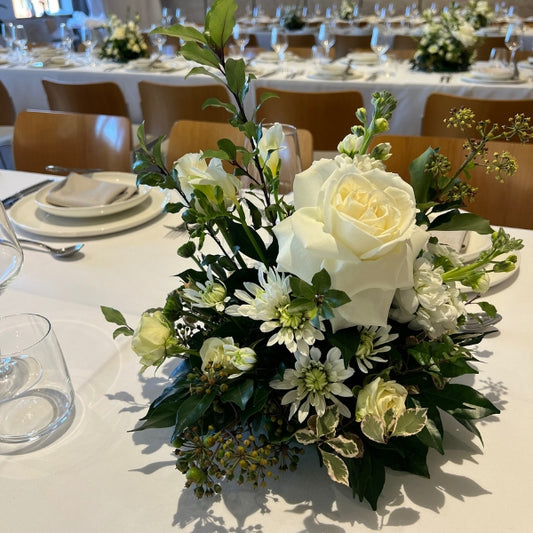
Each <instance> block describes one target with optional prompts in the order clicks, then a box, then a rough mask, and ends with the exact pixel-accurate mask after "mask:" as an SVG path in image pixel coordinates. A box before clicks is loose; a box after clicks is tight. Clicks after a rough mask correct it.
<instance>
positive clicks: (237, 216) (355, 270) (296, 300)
mask: <svg viewBox="0 0 533 533" xmlns="http://www.w3.org/2000/svg"><path fill="white" fill-rule="evenodd" d="M235 11H236V4H235V1H234V0H215V2H214V3H213V6H212V7H211V9H210V11H209V12H208V13H207V16H206V20H205V30H204V32H203V33H201V32H199V31H198V30H196V29H194V28H190V27H184V26H181V25H176V26H173V27H170V28H166V29H164V32H166V33H167V34H168V35H174V36H179V37H180V38H182V39H183V40H184V41H185V43H186V44H185V45H184V46H183V47H182V48H181V53H182V54H183V55H184V56H185V57H186V58H187V59H189V60H194V61H196V62H197V63H199V64H200V65H202V66H198V67H195V68H193V69H192V71H191V73H192V74H194V73H201V74H204V75H206V74H207V75H210V76H212V77H213V78H215V79H216V80H217V81H218V82H220V83H222V84H224V85H225V86H226V87H227V89H228V90H229V91H231V93H232V95H233V100H232V102H231V103H226V102H221V101H219V100H217V99H210V100H208V101H207V102H206V105H216V106H222V107H223V108H225V109H226V110H227V111H228V113H229V115H230V122H231V123H232V124H233V125H234V126H235V127H237V128H239V129H240V130H241V131H242V132H243V133H244V135H245V136H246V138H247V140H248V142H249V144H250V146H251V148H246V147H244V146H237V145H235V144H234V143H233V142H232V141H230V140H229V139H220V140H219V142H218V149H216V150H207V151H205V152H204V153H202V154H189V155H186V156H183V157H182V158H180V159H179V160H178V161H177V162H175V164H174V167H173V169H172V170H171V172H168V171H167V170H166V168H165V164H164V162H163V160H162V157H161V149H160V144H161V142H162V139H160V140H159V141H158V143H157V144H156V145H155V147H154V149H153V152H151V151H150V150H148V148H147V147H146V145H145V144H144V139H143V136H142V128H141V132H140V135H139V140H140V142H141V144H142V145H143V147H144V151H142V152H140V153H139V154H138V158H137V161H136V164H135V168H136V170H137V171H138V173H139V182H140V183H143V184H148V185H152V186H159V187H164V188H170V189H174V190H175V191H177V193H178V194H179V196H180V201H179V202H176V203H172V204H169V205H167V206H166V210H167V211H168V212H172V213H180V214H181V218H182V220H183V223H184V224H185V226H186V228H187V230H188V233H189V239H188V241H187V242H186V243H184V244H183V245H182V246H181V247H180V248H179V249H178V254H179V255H180V256H181V257H183V258H189V259H190V262H191V267H190V268H188V269H187V270H185V271H183V272H181V273H180V274H179V275H178V277H179V279H180V283H179V284H178V287H177V288H176V290H175V291H173V292H172V293H171V294H169V295H168V297H167V300H166V302H165V303H164V305H163V306H161V307H157V308H154V309H150V310H148V311H146V312H145V313H144V314H143V316H142V318H141V320H140V322H139V324H138V325H137V327H135V328H132V327H130V326H129V325H128V324H127V323H126V321H125V319H124V317H123V316H122V314H121V313H120V312H119V311H117V310H115V309H113V308H111V307H102V310H103V312H104V315H105V317H106V319H107V320H108V321H110V322H113V323H116V324H117V325H118V326H119V327H118V329H117V330H116V331H115V335H118V334H124V335H131V336H132V348H133V350H134V351H135V352H136V353H137V355H138V356H139V357H140V361H141V366H142V370H146V368H148V367H155V368H158V367H160V366H161V365H163V364H164V363H166V362H168V361H170V360H172V359H173V358H175V359H176V362H177V366H176V368H175V370H174V371H173V372H172V374H171V376H170V381H169V384H168V386H167V387H166V388H165V390H163V391H162V393H161V395H160V396H159V397H158V398H157V399H155V400H154V401H153V402H152V404H151V406H150V408H149V409H148V412H147V414H146V415H145V417H144V418H143V423H142V425H141V426H139V427H138V428H137V429H148V428H152V427H169V428H171V429H170V432H169V442H170V443H172V446H174V448H175V454H176V466H177V468H178V470H179V471H180V472H182V473H183V474H184V477H185V484H186V486H187V487H194V491H195V493H196V495H197V496H198V497H202V496H204V495H207V496H209V495H213V494H216V493H219V492H220V491H221V490H222V486H223V481H224V480H226V481H231V480H234V481H236V482H238V483H243V482H250V483H252V484H253V485H254V486H258V485H260V484H261V485H262V484H264V483H265V481H266V480H267V479H268V478H270V477H271V476H274V477H277V474H276V470H278V469H279V470H292V469H294V468H296V467H297V464H298V459H299V456H300V454H301V453H302V452H303V451H304V449H306V448H308V447H312V448H316V449H317V450H318V452H319V453H320V457H321V461H322V463H323V464H324V465H325V466H326V469H327V473H328V475H329V476H330V477H331V479H333V480H334V481H336V482H339V483H342V484H344V485H349V486H350V487H351V490H352V493H353V496H354V497H356V496H357V497H358V498H359V499H360V500H363V499H367V500H368V502H369V503H370V505H371V506H372V507H373V508H374V509H375V508H376V507H377V505H378V497H379V494H380V492H381V490H382V488H383V485H384V483H385V472H386V467H391V468H394V469H396V470H403V471H406V472H411V473H415V474H419V475H424V476H429V471H428V467H427V463H426V456H427V452H428V450H429V448H433V449H436V450H437V451H439V452H440V453H444V445H443V431H444V430H443V420H442V418H441V413H442V412H446V413H448V414H450V415H451V416H453V417H454V418H456V419H457V420H458V421H459V422H460V423H461V424H463V425H464V426H465V427H466V428H467V429H469V430H470V431H472V432H473V433H475V434H476V435H479V433H478V430H477V429H476V427H475V425H474V423H473V420H475V419H477V418H482V417H485V416H489V415H493V414H496V413H498V412H499V410H498V409H497V407H496V406H494V405H493V404H492V403H491V402H490V401H489V400H488V399H487V398H485V397H484V396H483V395H482V394H481V393H479V392H478V391H476V390H475V389H474V388H472V387H469V386H467V385H462V384H457V383H453V378H455V377H458V376H461V375H464V374H471V373H476V372H477V370H476V369H475V366H473V364H474V363H475V362H476V360H475V357H474V354H473V352H472V350H471V349H470V348H469V347H470V346H472V345H476V344H477V343H479V342H481V340H482V339H483V337H484V335H485V333H486V331H485V330H484V329H482V328H481V329H478V330H476V331H475V332H472V331H471V330H469V329H467V328H463V325H464V324H465V323H466V322H468V321H470V320H471V319H472V316H473V314H472V313H471V308H472V306H475V305H479V306H480V307H481V310H482V313H481V314H483V313H485V314H487V315H489V316H492V315H494V314H495V313H496V310H495V309H494V308H493V306H491V305H490V304H489V303H488V302H482V301H478V298H479V295H476V296H467V295H466V293H465V292H464V291H462V290H461V289H460V286H459V284H460V283H461V284H462V285H464V286H468V287H471V288H472V289H473V290H474V291H477V292H481V291H482V290H484V289H486V288H487V287H488V282H487V279H488V278H487V276H488V273H489V272H492V271H495V272H496V271H499V272H501V271H508V270H512V269H514V268H515V262H516V256H515V255H514V253H513V252H514V251H515V250H518V249H520V248H521V247H522V244H521V242H520V241H517V240H515V239H512V238H511V237H510V236H509V235H507V234H506V233H505V232H504V231H502V230H500V231H498V232H493V230H492V228H491V227H490V225H489V222H488V221H486V220H484V219H482V218H480V217H478V216H476V215H474V214H472V213H463V212H461V211H460V208H461V207H464V206H465V203H464V202H465V200H466V199H467V198H469V197H471V196H472V195H473V194H474V191H473V190H472V188H471V187H469V186H468V184H467V183H466V182H464V181H463V180H462V179H461V177H462V176H463V173H464V172H465V171H468V169H469V168H471V167H472V165H474V164H481V165H483V166H485V167H487V169H489V170H493V171H496V173H497V175H498V176H499V175H502V174H504V173H509V174H512V171H513V169H514V168H515V167H514V166H513V160H512V157H511V156H510V155H509V154H501V155H500V156H498V155H496V156H494V157H495V159H494V160H493V159H492V158H488V157H487V154H486V151H487V150H486V143H487V141H488V140H489V139H497V138H510V137H512V136H514V135H519V136H520V138H521V139H522V140H524V141H525V140H528V139H529V138H530V137H531V136H532V128H531V127H530V126H529V123H528V122H527V121H526V120H524V119H523V117H515V120H514V123H513V124H512V126H509V127H508V128H507V127H506V128H504V129H503V130H498V127H497V126H495V125H490V124H488V123H486V122H481V123H480V125H479V128H480V132H481V133H482V136H481V137H482V138H481V140H479V141H476V142H475V143H474V142H472V141H471V142H469V143H467V145H468V155H467V157H466V158H465V162H464V164H463V165H462V166H461V168H459V169H458V170H457V171H456V172H455V173H453V174H450V169H449V165H447V160H446V158H445V157H444V156H443V155H442V154H440V153H438V150H436V149H431V148H429V149H428V150H427V151H426V152H424V154H422V155H421V156H420V157H419V158H417V160H416V161H415V164H414V165H413V166H412V169H413V171H412V175H411V185H409V184H407V183H406V182H405V181H404V180H403V179H402V178H401V177H400V176H399V175H397V174H394V173H391V172H388V171H387V170H386V160H387V159H388V158H389V156H390V152H391V146H390V145H389V144H387V143H378V144H376V145H375V146H374V147H373V148H371V146H372V142H373V139H374V137H375V136H376V135H378V134H379V133H382V132H384V131H387V129H388V120H389V119H390V117H391V115H392V113H393V111H394V109H395V107H396V101H395V100H394V98H393V97H392V95H391V94H389V93H387V92H382V93H375V94H374V95H373V97H372V105H373V113H372V114H368V115H367V111H366V110H365V109H364V108H360V109H358V110H356V112H355V116H356V118H357V120H358V121H359V123H360V124H358V125H355V126H354V127H353V128H352V131H351V132H349V133H348V134H347V136H346V137H345V138H344V139H343V140H341V142H339V146H338V150H339V155H337V156H336V157H335V158H334V159H322V160H320V161H315V162H314V163H313V164H312V166H311V167H310V168H309V169H307V170H305V171H303V172H301V173H300V174H298V175H296V177H295V181H294V202H293V203H292V202H289V201H287V200H286V199H285V198H284V197H283V196H282V195H280V194H279V191H278V185H279V170H280V162H279V161H280V160H279V158H278V151H279V149H280V146H281V143H282V134H281V126H280V125H279V124H277V125H275V126H273V127H272V128H271V129H269V130H265V129H264V128H263V127H262V125H261V124H258V123H256V122H255V121H254V120H252V119H250V118H249V117H248V116H247V114H246V112H245V109H244V105H243V102H244V99H245V97H246V95H247V93H248V90H249V84H250V79H251V78H253V75H247V74H246V72H245V63H244V61H243V60H242V59H233V58H226V57H225V56H224V47H225V45H226V42H227V41H228V39H229V38H230V37H231V31H232V27H233V25H234V23H235V20H234V13H235ZM154 31H161V28H158V29H157V30H154ZM206 67H209V68H206ZM214 69H216V71H217V73H214V72H213V70H214ZM270 97H272V96H270ZM253 116H255V113H254V115H253ZM471 120H472V117H471V115H468V113H467V111H465V110H459V111H456V112H455V113H454V114H453V115H452V117H451V118H450V125H451V126H453V127H459V128H462V127H463V125H464V124H465V123H467V124H468V123H469V121H471ZM504 156H505V157H504ZM207 159H210V162H209V163H207ZM222 161H225V162H229V163H231V164H232V165H233V168H234V172H233V173H232V174H230V173H227V172H226V171H225V170H224V167H223V166H222ZM241 176H245V177H246V178H247V179H248V180H251V182H252V186H251V187H250V188H248V189H242V188H241V186H240V181H239V179H237V178H239V177H241ZM436 229H441V230H452V229H461V230H465V229H469V230H473V231H478V232H480V233H485V234H492V239H491V242H492V244H491V246H490V247H489V249H488V250H487V251H485V252H483V253H481V254H480V255H479V257H477V258H475V259H474V260H473V261H471V262H469V263H467V264H463V263H462V261H461V259H460V257H458V256H457V255H456V254H454V253H453V251H452V250H451V249H450V248H449V247H447V246H445V245H443V244H441V243H439V242H438V240H437V239H436V238H435V237H434V236H432V235H431V233H430V231H432V230H436ZM475 309H476V310H478V309H479V307H475ZM478 314H479V313H476V316H477V315H478Z"/></svg>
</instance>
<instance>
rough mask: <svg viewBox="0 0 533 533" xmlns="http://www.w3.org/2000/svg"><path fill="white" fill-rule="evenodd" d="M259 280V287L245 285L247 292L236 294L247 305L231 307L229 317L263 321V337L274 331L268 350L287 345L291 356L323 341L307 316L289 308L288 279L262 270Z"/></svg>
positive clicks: (306, 350) (252, 284)
mask: <svg viewBox="0 0 533 533" xmlns="http://www.w3.org/2000/svg"><path fill="white" fill-rule="evenodd" d="M258 278H259V283H260V285H257V284H256V283H245V284H244V288H245V289H246V290H244V291H243V290H236V291H235V297H236V298H239V299H240V300H242V301H243V302H245V303H244V304H241V305H231V306H228V308H227V309H226V312H227V314H229V315H232V316H246V317H248V318H251V319H252V320H260V321H262V322H263V323H262V324H261V326H260V329H261V331H262V332H263V333H269V332H271V331H275V333H274V334H273V335H272V336H271V337H270V338H269V340H268V343H267V344H268V346H272V345H274V344H276V343H277V344H284V345H285V346H286V348H287V349H288V350H289V351H290V352H291V353H294V352H296V350H299V351H300V352H302V353H304V354H308V353H309V346H312V345H313V344H314V343H315V341H316V340H322V339H323V338H324V335H323V333H322V332H321V331H320V330H319V329H317V328H315V326H313V324H312V322H311V319H312V317H311V316H310V315H309V313H308V312H305V311H304V312H302V311H296V312H294V311H292V310H291V309H290V308H289V305H290V303H291V299H290V296H289V294H290V292H291V288H290V285H289V278H287V277H286V276H284V275H283V274H280V273H279V272H277V271H276V270H275V269H270V270H268V271H265V269H264V267H261V268H260V269H259V271H258Z"/></svg>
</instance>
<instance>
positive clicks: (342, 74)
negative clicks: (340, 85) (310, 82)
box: [309, 63, 361, 80]
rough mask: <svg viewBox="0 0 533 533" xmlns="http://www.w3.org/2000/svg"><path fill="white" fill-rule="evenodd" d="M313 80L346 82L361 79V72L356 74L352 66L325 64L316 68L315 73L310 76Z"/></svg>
mask: <svg viewBox="0 0 533 533" xmlns="http://www.w3.org/2000/svg"><path fill="white" fill-rule="evenodd" d="M309 77H310V78H312V79H323V80H345V79H357V78H359V77H361V74H360V73H359V72H355V71H354V70H353V69H352V68H351V64H350V65H347V64H343V63H323V64H322V65H319V66H317V67H316V69H315V70H314V72H312V73H311V74H309Z"/></svg>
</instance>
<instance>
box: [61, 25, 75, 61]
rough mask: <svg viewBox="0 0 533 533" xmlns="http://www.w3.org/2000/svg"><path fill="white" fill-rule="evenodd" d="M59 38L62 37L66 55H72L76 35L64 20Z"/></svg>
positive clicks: (62, 45) (62, 46)
mask: <svg viewBox="0 0 533 533" xmlns="http://www.w3.org/2000/svg"><path fill="white" fill-rule="evenodd" d="M59 38H60V39H61V48H62V49H63V51H64V52H65V55H66V56H67V58H68V57H70V54H71V52H72V43H73V42H74V35H73V33H72V30H71V29H70V28H69V27H68V26H67V25H66V23H65V22H62V23H61V24H60V25H59Z"/></svg>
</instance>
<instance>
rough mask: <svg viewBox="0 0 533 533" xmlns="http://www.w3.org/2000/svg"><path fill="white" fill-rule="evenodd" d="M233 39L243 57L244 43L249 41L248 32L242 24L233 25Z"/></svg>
mask: <svg viewBox="0 0 533 533" xmlns="http://www.w3.org/2000/svg"><path fill="white" fill-rule="evenodd" d="M233 40H234V41H235V44H236V45H237V46H238V47H239V48H240V51H241V57H244V49H245V48H246V45H247V44H248V43H249V42H250V34H249V33H248V28H247V27H246V26H244V25H243V24H235V26H233Z"/></svg>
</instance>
